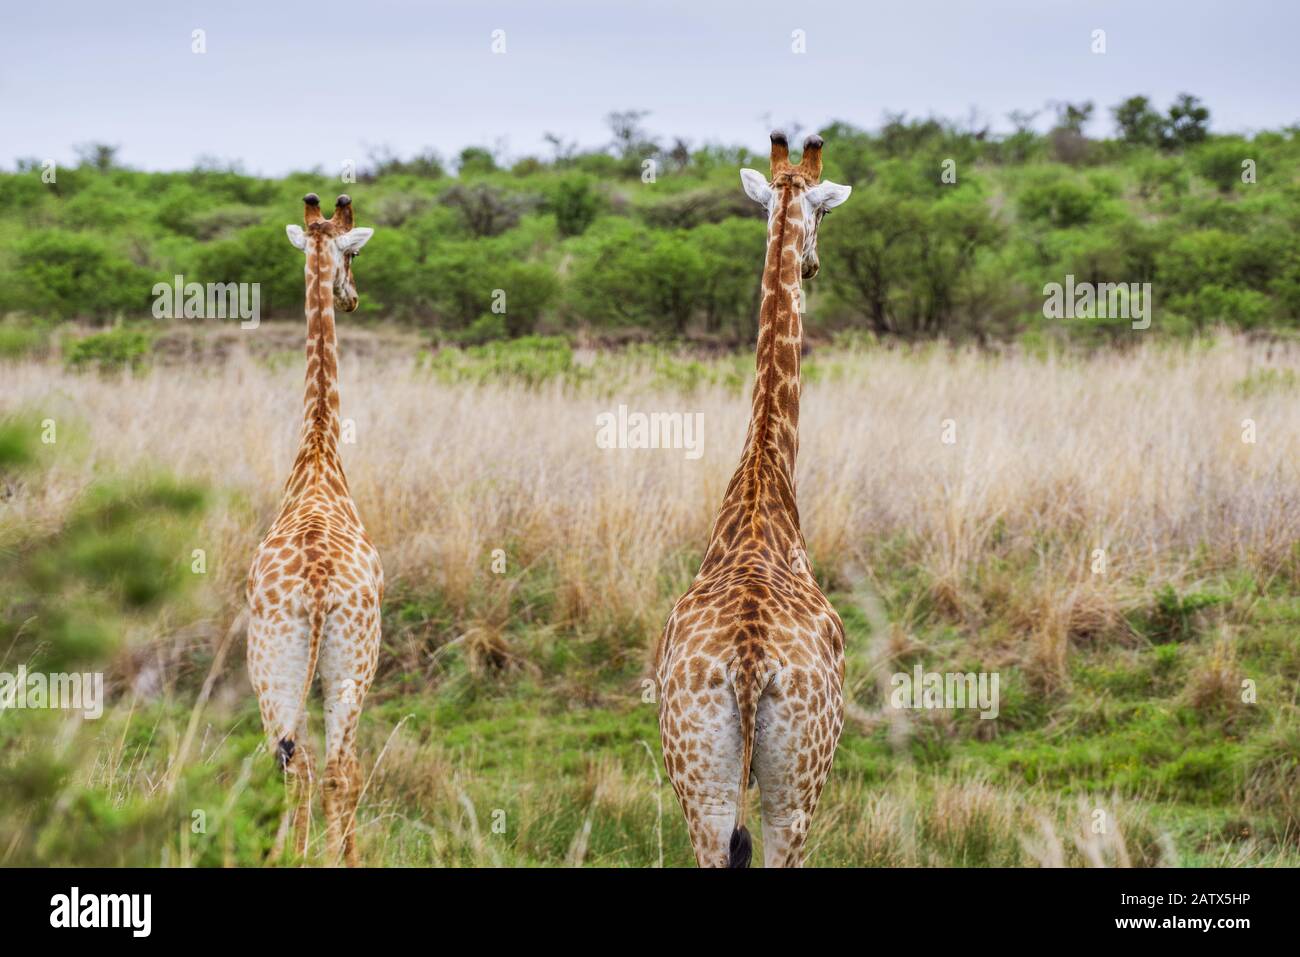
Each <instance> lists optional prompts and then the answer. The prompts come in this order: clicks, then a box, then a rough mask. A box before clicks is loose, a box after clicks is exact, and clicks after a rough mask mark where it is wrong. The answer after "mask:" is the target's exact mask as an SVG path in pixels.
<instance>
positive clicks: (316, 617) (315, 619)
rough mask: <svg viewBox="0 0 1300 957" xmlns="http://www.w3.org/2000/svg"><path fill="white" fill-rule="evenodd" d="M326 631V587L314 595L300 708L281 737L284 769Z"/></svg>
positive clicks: (291, 753)
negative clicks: (305, 674)
mask: <svg viewBox="0 0 1300 957" xmlns="http://www.w3.org/2000/svg"><path fill="white" fill-rule="evenodd" d="M324 631H325V589H324V588H318V589H316V592H315V594H314V595H313V596H312V599H311V612H310V614H309V617H308V637H307V678H306V680H305V681H303V685H302V694H300V695H299V696H298V708H297V710H296V711H295V712H294V715H293V721H292V722H291V723H290V724H288V725H287V726H286V727H285V729H284V733H283V734H282V735H281V737H280V746H279V758H280V768H281V769H282V770H283V769H286V768H288V767H289V762H290V761H291V760H292V759H293V752H294V749H295V747H296V745H295V742H294V735H296V734H297V733H298V728H299V726H300V725H301V723H302V716H303V715H304V714H306V712H307V698H308V697H309V696H310V695H311V683H312V681H313V680H314V679H315V677H316V660H317V658H319V657H320V639H321V634H322V633H323V632H324Z"/></svg>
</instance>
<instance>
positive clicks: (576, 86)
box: [0, 0, 1300, 174]
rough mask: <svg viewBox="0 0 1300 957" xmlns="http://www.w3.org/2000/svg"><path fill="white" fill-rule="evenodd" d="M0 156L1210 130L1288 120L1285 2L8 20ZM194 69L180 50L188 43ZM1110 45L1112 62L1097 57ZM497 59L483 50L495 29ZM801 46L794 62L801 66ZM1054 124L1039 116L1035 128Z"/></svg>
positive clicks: (258, 8)
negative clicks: (1122, 120) (97, 150)
mask: <svg viewBox="0 0 1300 957" xmlns="http://www.w3.org/2000/svg"><path fill="white" fill-rule="evenodd" d="M5 7H6V9H5V14H4V37H5V40H6V43H5V57H4V58H3V59H0V111H3V113H2V115H3V123H2V124H0V129H3V130H4V143H3V145H2V146H0V164H3V166H4V167H5V168H12V167H13V163H14V160H15V159H16V158H18V157H35V158H37V159H40V160H45V159H53V160H56V161H57V162H60V163H65V162H68V161H70V160H71V159H72V157H73V155H74V153H73V149H72V147H73V146H74V144H77V143H84V142H91V141H102V142H108V143H113V144H118V145H120V147H121V154H120V158H121V160H122V161H123V162H125V163H126V164H127V165H130V166H135V167H139V168H143V169H181V168H187V167H189V166H190V165H192V164H193V162H194V160H195V159H196V158H197V157H199V156H200V155H204V154H206V155H212V156H217V157H220V158H223V159H231V160H239V161H241V162H242V163H243V164H244V165H245V166H246V167H247V168H248V170H249V171H250V172H255V173H264V174H280V173H284V172H286V171H289V170H293V169H309V168H312V167H315V166H318V165H319V166H320V167H322V168H325V169H335V168H339V166H340V164H341V163H343V162H344V161H346V160H349V159H351V160H354V161H356V162H358V163H361V162H364V160H365V157H366V155H367V153H368V151H369V148H370V147H376V146H381V145H387V146H389V147H391V148H392V150H393V151H394V152H396V153H397V154H398V155H401V156H406V155H409V154H411V153H413V152H415V151H416V150H418V149H421V148H423V147H432V148H434V149H436V150H437V151H438V152H439V153H441V154H442V155H443V156H444V157H449V156H451V155H454V154H455V153H456V152H458V151H459V150H460V149H461V148H462V147H464V146H467V145H485V146H488V147H496V148H499V149H500V150H502V152H503V153H504V154H505V157H506V158H508V159H509V158H518V157H519V156H523V155H528V154H535V155H543V156H545V155H549V154H548V151H547V149H546V146H545V144H544V142H543V139H542V136H543V134H544V133H546V132H547V131H553V132H556V133H559V134H561V135H562V136H563V137H564V138H565V139H566V140H575V141H577V142H578V143H580V144H581V145H583V146H587V147H589V146H598V145H601V144H603V143H605V142H607V141H608V139H609V134H608V131H607V129H606V127H605V123H604V117H605V115H606V114H607V113H609V112H611V111H613V110H623V109H631V108H637V109H644V110H648V111H650V115H649V116H648V117H647V119H646V121H645V125H646V126H647V128H648V129H649V130H650V131H651V132H652V133H655V134H658V135H660V136H662V137H663V138H665V139H667V138H669V137H672V136H682V137H685V138H686V139H688V140H689V141H690V142H691V143H692V144H693V145H698V144H700V143H703V142H721V143H728V144H737V145H742V144H743V145H747V146H749V147H751V148H753V149H756V150H759V151H762V150H763V149H765V147H766V143H767V136H766V134H767V131H768V130H769V129H770V128H771V127H772V126H773V125H784V126H793V125H795V124H796V123H798V124H800V125H801V126H802V127H803V129H804V130H805V131H809V130H812V129H815V128H818V127H820V126H822V125H824V124H825V123H827V122H829V121H831V120H833V119H844V120H847V121H849V122H851V123H854V124H857V125H860V126H867V127H875V126H877V125H878V124H879V122H880V119H881V116H882V115H883V113H884V111H885V110H891V111H906V112H907V113H908V114H910V115H913V116H925V115H929V114H931V113H933V114H937V115H940V116H948V117H953V118H964V117H966V116H967V115H968V114H969V113H970V111H971V109H972V108H975V109H977V110H978V111H979V114H980V115H981V116H983V117H985V118H987V120H989V121H991V122H992V124H993V126H994V128H995V129H1005V128H1006V127H1007V123H1006V120H1005V114H1006V113H1007V112H1009V111H1010V110H1013V109H1017V108H1019V109H1026V110H1035V109H1042V108H1043V107H1044V104H1045V103H1046V102H1047V101H1052V100H1067V99H1068V100H1071V101H1079V100H1088V99H1091V100H1093V101H1094V102H1095V103H1096V104H1097V113H1096V117H1097V118H1096V119H1095V120H1094V121H1093V123H1092V126H1091V127H1090V131H1092V132H1094V133H1098V134H1100V133H1108V132H1109V131H1110V129H1111V120H1110V114H1109V109H1108V108H1109V107H1110V106H1112V105H1113V104H1115V103H1117V102H1119V101H1120V100H1121V99H1123V98H1125V97H1127V96H1129V95H1132V94H1135V93H1143V94H1146V95H1148V96H1150V97H1152V98H1153V99H1154V101H1155V102H1156V103H1157V105H1159V106H1160V107H1161V108H1163V107H1164V106H1166V105H1167V104H1168V102H1169V101H1170V100H1171V99H1172V98H1173V97H1174V95H1175V94H1177V93H1179V92H1182V91H1188V92H1191V93H1194V94H1196V95H1198V96H1200V97H1201V98H1202V99H1203V100H1204V101H1205V103H1206V105H1208V106H1209V107H1210V110H1211V113H1212V118H1211V126H1212V128H1213V129H1214V130H1216V131H1219V132H1228V131H1235V132H1249V131H1252V130H1257V129H1267V128H1273V129H1276V128H1279V127H1281V126H1283V125H1289V124H1294V123H1296V122H1297V121H1300V68H1298V67H1297V64H1298V63H1300V57H1297V55H1296V53H1295V43H1296V37H1297V36H1298V35H1300V3H1295V2H1293V0H1232V2H1223V0H1220V2H1218V3H1214V2H1208V0H1094V2H1083V0H1077V2H1071V0H979V2H975V0H969V2H968V0H950V2H935V0H902V2H900V0H888V2H878V0H856V2H855V0H834V2H832V0H825V2H817V0H775V2H774V0H688V2H684V0H658V2H654V3H651V2H645V0H621V2H620V0H603V2H597V0H508V2H507V0H488V2H472V3H471V2H468V0H461V2H427V3H416V2H400V0H354V2H349V3H344V2H337V0H315V2H310V3H303V2H297V0H294V2H289V0H221V2H198V0H131V2H128V3H118V4H115V3H107V2H103V0H93V2H92V0H52V2H47V0H40V2H32V3H24V2H20V0H7V2H6V4H5ZM196 29H202V30H204V31H205V33H206V46H207V52H206V53H203V54H195V53H193V52H191V45H192V42H193V41H192V39H191V37H192V32H193V31H194V30H196ZM1097 29H1100V30H1104V31H1105V42H1106V52H1105V53H1104V54H1096V53H1093V52H1091V46H1092V42H1093V40H1092V32H1093V31H1094V30H1097ZM495 30H502V31H504V36H505V48H506V52H505V53H504V54H494V53H493V52H492V35H493V31H495ZM795 30H802V31H803V32H804V35H805V37H806V51H807V52H806V53H803V54H795V53H794V52H792V49H791V45H792V32H793V31H795ZM1049 117H1050V111H1046V110H1045V111H1044V113H1043V114H1042V115H1041V116H1040V122H1039V125H1040V126H1042V125H1043V124H1044V123H1045V122H1046V120H1047V119H1048V118H1049Z"/></svg>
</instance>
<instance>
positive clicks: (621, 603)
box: [0, 339, 1300, 685]
mask: <svg viewBox="0 0 1300 957" xmlns="http://www.w3.org/2000/svg"><path fill="white" fill-rule="evenodd" d="M343 355H344V361H343V380H342V395H343V415H344V416H345V418H349V419H352V420H354V421H355V423H356V443H355V445H349V446H346V447H345V449H344V456H345V461H346V466H347V471H348V475H349V478H350V481H351V484H352V491H353V495H354V497H355V499H356V501H357V503H358V505H359V507H360V509H361V513H362V516H363V518H364V520H365V523H366V525H367V527H368V529H369V530H370V532H371V534H372V536H373V537H374V539H375V541H376V543H377V545H378V547H379V549H380V552H381V554H382V555H383V559H384V564H385V568H386V571H387V573H388V579H389V581H390V583H402V582H405V583H410V584H412V585H413V586H415V587H417V588H421V589H423V588H432V589H436V590H437V591H438V592H440V593H441V594H442V595H443V596H445V598H446V600H447V602H448V603H449V604H450V605H451V606H452V607H454V608H457V609H459V610H461V611H462V612H463V614H464V615H465V617H466V620H468V621H473V622H480V623H481V635H480V636H479V638H477V639H473V640H475V641H477V642H479V646H480V647H479V650H480V651H481V652H482V655H481V658H482V661H483V663H484V667H491V666H493V662H496V663H497V664H502V663H508V662H509V655H510V652H509V650H508V649H506V648H503V647H499V646H498V642H497V641H496V639H495V638H494V637H492V636H494V635H495V634H496V633H497V632H499V630H500V627H501V625H502V621H503V614H504V612H503V608H505V607H506V606H504V605H503V604H502V601H503V597H502V595H501V593H500V591H497V592H492V591H490V590H488V591H485V590H484V588H483V587H482V583H483V581H484V579H485V577H486V576H488V575H489V565H490V561H491V552H492V550H493V549H496V548H501V549H504V550H505V552H506V555H507V561H508V572H509V574H508V575H507V576H506V577H507V578H510V577H512V576H513V575H514V574H515V573H517V572H519V571H520V570H521V569H523V568H525V567H527V566H530V565H533V564H535V563H546V564H549V565H550V566H551V567H552V568H553V569H554V570H555V576H554V579H555V581H554V589H555V595H554V601H555V613H554V616H553V620H555V621H558V622H582V623H583V624H584V625H585V627H587V628H588V629H594V630H595V631H596V632H600V631H601V630H602V629H608V628H614V627H623V628H627V627H632V628H639V629H642V630H643V631H644V633H645V635H646V637H647V641H649V639H650V638H651V637H652V636H653V635H654V634H655V633H656V632H657V631H658V629H659V627H660V625H661V623H662V619H663V616H664V613H665V611H666V602H667V601H670V600H671V598H670V595H671V592H672V589H671V588H665V587H664V581H663V577H664V575H665V574H667V575H669V576H671V577H672V578H673V579H674V580H679V581H685V580H686V579H687V578H689V576H690V575H691V574H692V573H693V568H692V567H691V564H690V560H688V558H687V557H686V556H689V555H690V554H692V553H697V552H698V551H699V550H700V549H701V547H702V545H703V543H704V541H705V539H706V537H707V533H708V529H709V526H710V523H711V521H712V518H713V513H714V509H715V508H716V505H717V503H718V501H719V500H720V497H721V494H722V491H723V488H724V486H725V483H726V481H727V480H728V478H729V477H730V474H731V472H732V470H733V468H734V467H735V464H736V460H737V456H738V452H739V449H740V446H741V443H742V440H743V435H744V429H745V425H746V416H747V411H748V403H747V400H746V398H745V395H744V394H743V393H742V392H739V391H737V390H734V389H727V388H724V387H722V386H705V387H702V388H700V389H697V390H695V391H694V392H693V393H690V394H681V393H678V392H673V391H664V390H662V389H656V388H654V387H653V386H652V385H651V384H650V383H651V382H652V378H651V375H650V371H649V370H648V369H646V370H644V372H643V373H638V372H637V371H636V369H633V371H632V374H631V375H630V376H628V377H626V378H621V379H615V378H613V377H607V378H606V379H605V380H603V381H601V380H600V377H599V376H598V377H597V380H598V382H597V384H596V385H591V384H588V385H586V386H583V387H577V386H572V385H566V384H565V383H562V382H554V381H553V382H551V383H549V384H545V385H542V386H540V387H536V388H528V387H525V386H523V385H513V384H510V383H509V382H501V383H499V384H492V385H482V386H478V385H475V386H471V385H449V384H444V383H441V382H439V381H436V380H435V379H433V378H431V377H430V376H429V375H428V374H427V373H424V372H421V371H419V370H418V369H417V368H416V367H415V363H414V362H413V361H412V360H411V359H410V358H409V357H406V356H394V355H392V354H388V355H385V354H383V353H382V352H380V351H375V352H371V353H369V354H367V355H366V357H365V358H364V359H358V358H356V357H355V356H351V355H349V352H348V342H347V341H346V340H345V342H344V344H343ZM1294 361H1295V355H1294V354H1284V353H1281V352H1279V351H1278V349H1277V347H1273V348H1272V350H1271V352H1270V351H1269V350H1266V349H1265V347H1261V346H1252V345H1249V344H1247V343H1246V342H1244V341H1242V340H1239V339H1238V340H1233V339H1227V340H1224V341H1221V342H1219V344H1217V345H1214V346H1212V347H1210V346H1205V347H1197V348H1193V349H1186V350H1182V349H1180V350H1175V349H1163V348H1156V347H1150V348H1146V349H1139V350H1136V351H1133V352H1130V353H1128V354H1114V353H1110V354H1105V355H1100V356H1098V357H1096V358H1092V359H1075V360H1069V361H1067V360H1063V359H1048V360H1038V359H1033V358H1027V357H1015V356H1013V357H1005V358H990V357H988V356H985V355H981V354H978V353H975V352H968V351H950V350H941V349H933V350H929V351H926V352H924V353H921V354H908V353H905V352H903V351H897V350H878V351H871V352H863V353H835V354H827V355H825V356H817V357H815V364H816V365H817V367H818V368H819V370H820V375H819V377H818V381H815V382H811V383H810V384H809V385H808V386H807V388H806V395H805V403H804V410H805V411H804V418H803V424H802V450H801V459H800V488H801V505H802V509H803V520H804V527H805V529H806V532H807V535H808V538H809V542H810V545H811V549H812V553H813V555H814V559H815V561H816V562H817V563H818V570H819V572H821V573H823V574H825V575H828V576H829V577H830V579H831V580H832V581H834V580H837V579H838V580H840V581H843V579H844V578H845V577H846V576H848V575H849V574H851V571H852V569H853V568H854V567H856V566H858V565H860V564H862V565H865V566H866V567H870V566H871V563H872V562H880V561H884V560H887V559H891V558H892V559H893V560H899V559H902V558H905V559H906V560H908V561H909V562H913V563H915V564H916V565H917V566H919V567H920V568H922V569H924V570H925V572H926V573H927V575H928V579H929V584H928V586H927V587H928V589H929V598H930V599H931V601H932V602H933V603H934V605H935V606H936V607H937V608H939V609H941V610H943V611H945V612H946V613H948V614H950V615H956V616H958V617H959V619H960V620H963V621H966V622H968V623H969V625H970V626H971V627H972V629H977V628H978V627H979V625H980V624H981V623H982V622H983V621H984V620H985V618H986V617H987V614H988V608H987V607H986V605H987V603H989V602H993V603H999V602H1004V601H1005V602H1010V603H1011V606H1012V607H1011V609H1010V614H1009V617H1010V618H1011V620H1012V621H1013V622H1016V623H1017V624H1016V630H1017V631H1018V632H1023V634H1025V635H1028V636H1029V637H1030V641H1031V644H1030V651H1029V652H1028V654H1027V655H1026V656H1025V657H1026V658H1027V659H1028V660H1029V661H1030V662H1031V664H1032V669H1033V670H1034V672H1035V674H1037V675H1038V676H1039V677H1040V679H1041V680H1042V681H1043V682H1044V683H1045V684H1047V685H1051V684H1053V683H1056V682H1059V681H1061V680H1063V654H1064V647H1065V645H1066V644H1067V643H1068V642H1081V641H1087V640H1089V639H1094V638H1097V637H1104V636H1106V635H1110V636H1112V637H1117V636H1119V633H1120V632H1122V630H1123V621H1122V617H1121V615H1120V611H1121V610H1122V609H1123V608H1124V607H1125V603H1126V601H1127V599H1128V597H1129V594H1130V589H1131V587H1132V586H1134V585H1135V584H1138V583H1140V584H1141V586H1142V588H1143V589H1144V590H1145V591H1146V592H1147V593H1150V591H1151V590H1152V589H1154V588H1158V587H1159V586H1161V585H1162V584H1163V583H1165V582H1179V581H1184V580H1185V579H1186V576H1187V575H1188V565H1189V562H1190V560H1191V557H1192V556H1193V554H1196V557H1197V561H1198V562H1199V563H1200V564H1199V568H1200V569H1201V570H1202V571H1204V569H1206V568H1214V567H1222V568H1228V567H1233V568H1245V569H1248V570H1250V571H1252V572H1255V573H1256V574H1258V575H1259V576H1261V578H1262V579H1264V580H1268V579H1270V578H1272V577H1273V576H1275V575H1278V574H1287V575H1291V576H1294V575H1295V573H1296V569H1295V564H1294V561H1295V559H1294V555H1293V552H1292V548H1293V543H1294V542H1295V541H1296V540H1297V537H1300V534H1298V533H1300V402H1297V401H1296V398H1297V397H1296V396H1295V395H1294V394H1290V393H1287V392H1285V391H1279V392H1273V393H1269V392H1266V391H1265V392H1263V393H1252V391H1251V390H1249V389H1243V388H1241V385H1242V383H1248V382H1249V381H1251V377H1252V375H1255V374H1257V373H1258V372H1259V371H1260V370H1261V369H1264V368H1267V367H1284V366H1288V365H1291V364H1293V363H1294ZM620 368H621V369H622V370H623V371H622V372H621V373H620V376H623V375H626V367H620ZM5 377H6V388H5V389H4V393H3V397H2V398H0V402H2V403H3V409H0V411H15V410H22V411H23V413H24V414H25V415H29V416H32V417H36V418H38V419H43V418H47V417H48V418H54V419H55V420H56V421H57V422H58V423H59V426H60V429H61V431H60V441H62V442H66V443H70V444H72V445H73V446H74V448H76V449H77V451H78V456H77V457H78V459H79V461H76V462H73V463H68V462H66V461H64V462H61V463H60V464H59V465H58V466H56V468H55V470H54V471H53V472H52V473H51V477H50V480H49V481H48V482H46V483H45V484H43V485H42V486H41V487H38V488H25V489H23V490H22V491H21V493H20V494H19V495H18V496H17V498H16V500H15V501H12V502H11V506H12V507H14V508H15V509H19V510H21V514H22V517H23V518H25V519H26V520H28V521H29V522H31V523H32V524H34V525H35V526H36V527H54V526H56V525H57V523H58V521H59V517H60V516H61V515H62V513H63V511H64V509H65V508H66V505H67V503H68V502H69V501H70V500H71V499H72V498H73V496H74V495H75V493H76V492H77V491H78V490H79V489H80V488H81V487H82V486H84V485H85V484H86V483H87V482H88V481H89V480H90V479H91V477H92V476H93V475H94V474H95V473H96V472H97V471H100V470H109V469H112V470H121V469H130V468H132V467H135V466H137V465H139V464H140V463H151V464H155V465H162V466H165V467H168V468H170V469H171V470H173V471H174V472H176V473H178V474H179V475H182V476H185V477H192V478H197V479H200V480H203V481H205V482H207V483H210V484H211V485H212V486H213V487H215V488H218V489H221V490H224V491H226V492H228V493H231V494H230V495H229V496H228V497H227V499H226V505H225V507H221V508H217V509H214V510H212V511H211V512H210V514H209V517H208V519H207V522H206V525H205V527H204V533H203V538H204V540H203V541H202V542H196V543H195V547H201V548H205V549H206V550H207V553H208V561H209V566H208V567H209V572H208V573H209V576H210V578H211V579H212V583H213V584H214V585H215V588H213V589H212V594H213V595H214V596H217V598H216V600H217V602H218V604H219V606H220V607H219V608H214V609H213V611H214V614H215V615H217V616H218V617H225V618H226V619H227V620H228V617H229V616H231V615H233V613H234V610H235V608H236V607H237V606H238V604H239V602H240V601H241V594H242V581H243V576H244V574H245V572H246V569H247V565H248V562H249V559H250V556H251V555H252V553H253V549H254V547H255V545H256V542H257V540H258V538H259V536H260V535H261V534H262V532H263V530H264V529H265V528H266V527H267V525H268V524H269V522H270V520H271V518H272V515H273V513H274V510H275V507H276V504H277V501H278V497H279V492H280V488H281V484H282V483H283V481H284V479H285V477H286V474H287V472H288V469H289V465H290V462H291V460H292V457H293V454H294V450H295V445H296V440H297V429H298V420H299V403H300V392H301V381H300V378H301V367H300V365H299V364H298V363H297V362H293V363H277V364H276V365H275V367H272V366H271V365H268V364H267V363H265V362H261V361H258V360H254V359H252V358H250V357H249V356H248V355H247V354H241V353H240V352H238V351H236V352H235V353H233V354H232V355H231V356H229V357H228V359H227V360H226V361H222V362H219V363H216V364H215V365H214V366H213V367H211V368H194V367H191V366H185V367H180V366H174V365H163V366H157V367H155V368H153V369H152V370H151V371H148V372H146V373H144V374H141V375H138V376H135V377H127V378H122V377H100V376H97V375H88V374H76V373H71V372H65V371H63V370H62V369H61V368H59V367H57V366H54V365H50V364H44V363H25V364H18V365H10V366H8V367H6V369H5ZM620 403H625V404H627V405H628V406H629V408H630V409H632V410H641V411H683V412H688V411H699V412H702V413H703V414H704V440H705V441H704V454H703V456H702V457H701V458H700V459H699V460H698V461H690V460H688V459H687V458H686V457H685V455H684V453H683V452H681V451H679V450H655V451H622V450H612V451H609V450H602V449H599V448H597V445H596V441H595V434H596V416H597V414H598V413H599V412H602V411H606V410H611V409H614V408H616V407H617V405H618V404H620ZM1246 419H1251V420H1253V422H1254V423H1255V424H1256V429H1257V435H1258V438H1257V441H1256V442H1255V443H1254V444H1248V443H1245V442H1243V441H1242V432H1243V421H1244V420H1246ZM945 420H952V421H951V427H953V428H955V436H956V441H955V443H954V444H945V443H944V442H943V441H942V435H943V430H944V426H945ZM886 546H888V548H887V547H886ZM889 548H894V549H895V550H894V551H890V550H889ZM1098 548H1104V549H1105V550H1106V562H1107V570H1106V574H1104V575H1096V574H1093V572H1092V569H1091V564H1092V560H1093V552H1094V550H1095V549H1098ZM899 549H901V551H900V550H899ZM1013 553H1018V554H1021V555H1025V556H1030V557H1031V558H1032V561H1033V565H1034V566H1035V569H1036V571H1035V575H1034V582H1033V584H1032V587H1030V588H1028V589H1025V588H1024V587H1022V586H1023V582H1012V581H1003V582H999V581H998V580H997V577H996V574H997V573H996V571H986V572H985V573H983V574H982V575H980V576H976V574H975V572H976V570H977V569H979V567H980V565H981V563H982V562H984V561H985V560H986V559H988V558H989V557H991V556H1002V555H1007V554H1013ZM891 612H892V613H893V616H894V617H898V615H899V614H900V612H901V613H903V614H905V613H906V609H891ZM483 636H487V637H483Z"/></svg>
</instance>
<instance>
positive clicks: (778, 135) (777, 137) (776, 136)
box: [772, 130, 789, 143]
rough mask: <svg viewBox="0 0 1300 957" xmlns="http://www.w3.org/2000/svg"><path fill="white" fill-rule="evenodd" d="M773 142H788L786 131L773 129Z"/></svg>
mask: <svg viewBox="0 0 1300 957" xmlns="http://www.w3.org/2000/svg"><path fill="white" fill-rule="evenodd" d="M772 142H773V143H788V142H789V140H787V139H786V138H785V132H784V131H782V130H773V131H772Z"/></svg>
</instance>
